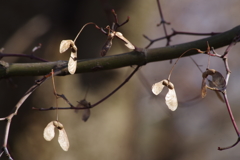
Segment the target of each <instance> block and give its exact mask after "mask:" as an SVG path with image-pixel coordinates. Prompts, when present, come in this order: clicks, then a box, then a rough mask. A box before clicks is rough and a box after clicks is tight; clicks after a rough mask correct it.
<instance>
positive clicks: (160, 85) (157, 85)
mask: <svg viewBox="0 0 240 160" xmlns="http://www.w3.org/2000/svg"><path fill="white" fill-rule="evenodd" d="M163 87H164V85H163V80H162V81H160V82H158V83H155V84H154V85H153V86H152V92H153V93H154V94H155V95H158V94H159V93H161V92H162V90H163Z"/></svg>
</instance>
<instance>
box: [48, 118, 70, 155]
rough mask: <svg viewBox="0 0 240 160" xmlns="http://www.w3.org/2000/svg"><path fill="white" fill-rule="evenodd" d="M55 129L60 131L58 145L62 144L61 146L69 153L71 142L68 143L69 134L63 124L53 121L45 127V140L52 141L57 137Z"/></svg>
mask: <svg viewBox="0 0 240 160" xmlns="http://www.w3.org/2000/svg"><path fill="white" fill-rule="evenodd" d="M55 128H57V129H58V131H59V136H58V143H59V144H60V146H61V147H62V149H63V150H64V151H67V150H68V148H69V141H68V137H67V133H66V131H65V129H64V127H63V125H62V123H60V122H58V121H51V122H50V123H48V125H47V126H46V127H45V129H44V131H43V137H44V139H45V140H46V141H51V140H52V139H53V138H54V136H55V131H54V129H55Z"/></svg>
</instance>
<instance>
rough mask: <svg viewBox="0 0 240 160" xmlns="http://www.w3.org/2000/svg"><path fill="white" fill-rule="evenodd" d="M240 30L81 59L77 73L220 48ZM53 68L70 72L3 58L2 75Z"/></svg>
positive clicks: (59, 66) (63, 66) (55, 64)
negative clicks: (195, 39)
mask: <svg viewBox="0 0 240 160" xmlns="http://www.w3.org/2000/svg"><path fill="white" fill-rule="evenodd" d="M239 34H240V26H237V27H235V28H233V29H231V30H229V31H226V32H224V33H221V34H217V35H214V36H212V37H208V38H204V39H200V40H197V41H192V42H188V43H183V44H179V45H172V46H167V47H161V48H154V49H136V50H134V51H132V52H128V53H123V54H118V55H112V56H106V57H100V58H94V59H84V60H78V65H77V71H76V73H83V72H94V71H101V70H109V69H116V68H121V67H126V66H131V65H139V66H141V65H145V64H147V63H151V62H156V61H163V60H169V59H174V58H178V57H179V56H180V55H181V54H182V53H183V52H185V51H186V50H188V49H190V48H198V49H200V50H205V49H206V48H207V42H208V43H209V44H210V45H211V46H212V47H214V48H215V49H216V48H220V47H223V46H226V45H228V44H230V43H231V42H232V41H233V39H234V37H235V36H237V35H239ZM194 54H198V53H197V51H190V52H188V53H187V54H185V55H184V56H190V55H194ZM51 69H61V74H60V75H68V74H69V73H68V71H67V62H66V61H55V62H41V63H11V64H10V63H7V62H4V61H0V78H5V77H11V76H40V75H45V74H47V73H49V72H51Z"/></svg>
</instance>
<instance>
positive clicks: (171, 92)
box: [152, 79, 178, 111]
mask: <svg viewBox="0 0 240 160" xmlns="http://www.w3.org/2000/svg"><path fill="white" fill-rule="evenodd" d="M164 86H166V87H168V93H167V95H166V97H165V102H166V104H167V106H168V108H169V109H170V110H172V111H175V110H176V109H177V106H178V102H177V95H176V92H175V89H174V85H173V83H171V82H169V81H168V80H166V79H164V80H162V81H160V82H158V83H155V84H153V86H152V92H153V93H154V94H155V95H158V94H159V93H161V92H162V90H163V87H164Z"/></svg>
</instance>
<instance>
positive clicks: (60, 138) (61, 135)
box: [58, 128, 69, 151]
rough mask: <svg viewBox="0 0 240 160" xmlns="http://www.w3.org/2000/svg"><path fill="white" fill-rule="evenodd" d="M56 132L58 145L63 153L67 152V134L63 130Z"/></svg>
mask: <svg viewBox="0 0 240 160" xmlns="http://www.w3.org/2000/svg"><path fill="white" fill-rule="evenodd" d="M58 131H59V136H58V143H59V144H60V146H61V147H62V149H63V150H64V151H67V150H68V148H69V141H68V137H67V133H66V131H65V129H64V128H62V129H58Z"/></svg>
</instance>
